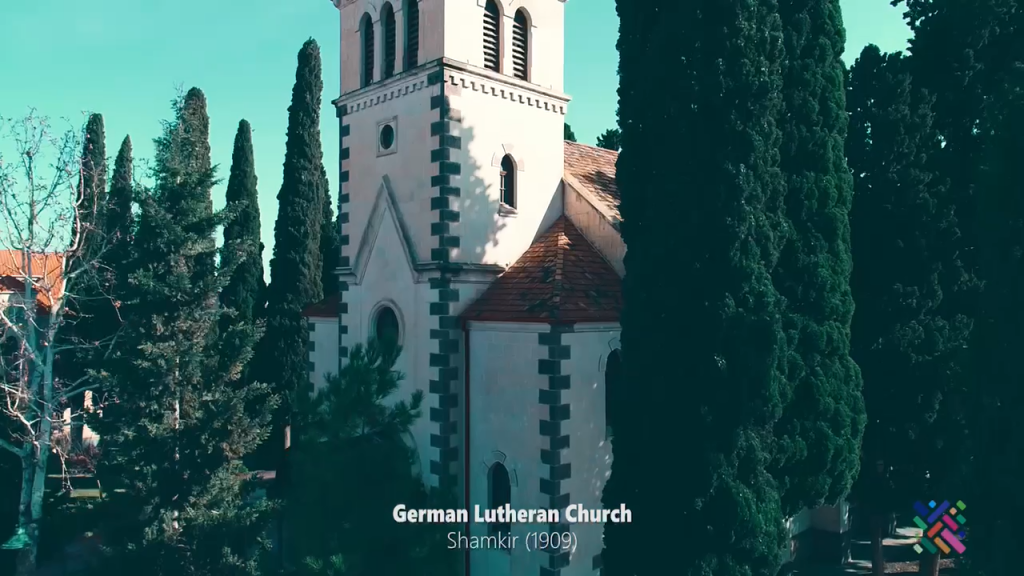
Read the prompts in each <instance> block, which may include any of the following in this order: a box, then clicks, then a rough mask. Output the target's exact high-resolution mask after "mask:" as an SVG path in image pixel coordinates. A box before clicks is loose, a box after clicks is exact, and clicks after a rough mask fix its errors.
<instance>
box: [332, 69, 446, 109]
mask: <svg viewBox="0 0 1024 576" xmlns="http://www.w3.org/2000/svg"><path fill="white" fill-rule="evenodd" d="M389 80H390V78H389ZM370 86H372V87H375V88H377V86H374V84H371V85H370ZM428 86H429V84H428V83H427V79H426V78H424V77H422V76H420V77H418V78H414V79H412V80H409V81H407V82H404V83H401V84H395V85H393V86H386V87H383V89H382V90H379V91H378V90H372V91H371V92H372V93H371V94H367V95H365V96H363V97H362V98H359V99H358V100H356V101H354V102H352V103H350V104H347V105H345V106H346V107H347V108H348V113H349V114H353V113H355V112H362V111H363V110H368V109H370V108H373V107H374V106H379V105H381V104H383V103H385V102H390V101H392V100H398V99H399V98H402V97H405V96H407V95H409V94H412V93H413V92H419V91H420V90H423V89H425V88H427V87H428Z"/></svg>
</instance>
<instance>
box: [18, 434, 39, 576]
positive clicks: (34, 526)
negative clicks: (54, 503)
mask: <svg viewBox="0 0 1024 576" xmlns="http://www.w3.org/2000/svg"><path fill="white" fill-rule="evenodd" d="M33 455H34V451H32V452H29V454H28V455H26V456H23V457H22V459H21V497H20V498H19V501H18V528H19V529H22V530H24V531H25V536H26V538H27V539H28V543H27V544H26V545H25V547H24V548H21V549H20V550H18V552H17V557H16V559H15V568H14V574H15V576H33V575H34V574H35V573H36V555H37V553H38V552H39V523H38V522H37V521H33V516H34V515H33V513H32V511H33V506H32V503H33V493H34V491H35V476H36V460H37V459H36V458H33V457H32V456H33Z"/></svg>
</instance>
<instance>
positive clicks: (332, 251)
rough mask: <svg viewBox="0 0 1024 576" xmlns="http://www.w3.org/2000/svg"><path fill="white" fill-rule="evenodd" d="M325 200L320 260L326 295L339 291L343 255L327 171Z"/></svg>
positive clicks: (321, 228)
mask: <svg viewBox="0 0 1024 576" xmlns="http://www.w3.org/2000/svg"><path fill="white" fill-rule="evenodd" d="M323 190H324V202H323V219H322V220H321V224H320V261H321V270H322V271H321V273H320V282H321V284H323V287H324V296H333V295H335V294H337V293H338V275H337V272H336V271H337V269H338V262H339V258H340V257H341V240H340V238H339V236H340V230H339V228H338V220H337V219H336V218H335V217H334V207H333V203H332V201H331V190H330V185H329V184H328V182H327V173H326V171H325V172H324V185H323Z"/></svg>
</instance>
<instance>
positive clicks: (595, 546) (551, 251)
mask: <svg viewBox="0 0 1024 576" xmlns="http://www.w3.org/2000/svg"><path fill="white" fill-rule="evenodd" d="M565 1H566V0H390V1H389V0H333V2H334V5H335V7H336V8H337V9H338V12H339V13H340V26H341V86H340V94H341V95H340V96H339V97H338V98H337V99H335V100H334V101H333V104H334V106H335V109H336V112H337V118H338V122H339V127H340V135H341V145H340V155H339V158H338V170H339V172H338V173H337V174H338V177H337V179H336V180H335V181H336V182H338V183H339V184H338V185H337V186H336V188H338V190H337V194H338V218H339V222H340V227H341V245H342V248H341V257H340V267H339V269H338V271H337V272H338V275H339V278H340V285H341V292H340V293H339V294H337V295H335V296H332V297H330V298H328V299H326V300H325V301H323V302H319V303H316V304H314V305H313V306H310V307H309V308H308V309H307V310H306V311H305V316H306V318H307V320H308V323H309V370H310V378H311V380H312V382H313V384H314V385H316V386H321V385H323V383H324V379H325V375H326V374H329V373H337V372H338V371H339V369H340V366H342V364H343V363H344V362H345V359H346V357H347V356H348V352H349V350H350V349H352V347H353V346H355V345H357V344H361V343H364V342H366V341H367V340H368V339H370V338H371V337H378V336H379V337H381V338H384V337H388V338H395V339H397V340H398V342H399V343H400V345H401V346H402V354H401V356H400V357H399V359H398V362H397V366H396V368H397V369H398V370H400V371H401V372H402V373H403V374H405V376H406V379H405V381H404V383H403V390H402V391H401V394H402V395H403V396H406V397H407V396H408V395H411V394H412V393H413V391H415V390H423V391H424V393H425V394H426V398H427V400H426V406H425V409H424V416H423V417H422V418H421V419H420V421H419V422H417V423H416V425H415V426H414V428H413V431H412V432H413V433H412V438H411V440H410V441H411V443H413V444H415V448H416V452H417V455H418V470H419V472H420V473H421V474H422V475H423V478H424V480H425V481H426V482H427V483H428V484H430V485H433V486H447V487H451V488H453V489H454V490H455V492H456V493H457V494H458V496H459V498H460V502H459V505H460V506H461V507H463V508H467V509H472V508H474V507H476V506H479V507H481V508H486V509H497V508H502V507H505V506H511V508H513V509H519V510H522V509H544V510H559V511H563V514H562V517H563V518H564V511H565V510H566V509H567V508H569V507H570V506H575V507H577V508H585V509H600V508H601V495H602V491H603V488H604V485H605V482H606V481H607V479H608V477H609V475H610V472H611V461H612V450H611V445H612V443H613V442H614V429H615V403H614V402H609V401H608V400H607V399H608V398H614V397H616V394H618V393H619V392H618V390H619V388H620V387H621V385H622V384H621V383H620V377H619V374H620V352H619V330H620V328H619V320H620V314H621V310H622V291H621V283H622V276H623V274H624V268H623V257H624V255H625V252H626V247H625V244H624V243H623V241H622V238H621V236H620V234H619V225H620V222H621V218H620V216H619V212H618V204H619V193H618V189H617V187H616V181H615V163H616V159H617V153H616V152H613V151H609V150H603V149H600V148H595V147H592V146H587V145H583V144H578V143H574V142H567V141H565V140H564V124H565V115H566V111H567V109H568V106H569V102H570V98H569V96H568V95H567V94H565V92H564V85H563V76H564V24H565ZM609 89H611V88H609ZM627 504H628V503H627ZM848 516H849V515H848V509H847V506H846V504H845V503H843V504H842V505H841V506H839V507H823V508H821V509H817V510H812V511H805V512H804V513H801V514H800V515H798V516H797V517H795V518H792V519H789V520H788V524H789V528H790V530H791V533H792V534H793V535H794V536H793V546H792V549H791V551H790V554H791V556H790V559H793V558H794V557H795V556H796V550H797V548H798V547H799V546H800V542H801V541H806V540H807V539H808V538H809V537H810V536H813V535H817V536H815V537H814V538H813V539H812V541H813V544H805V545H804V546H802V548H804V550H808V549H814V550H832V551H834V552H829V553H828V554H829V555H830V557H831V558H832V561H836V560H841V557H845V556H846V552H845V550H846V549H848V541H847V538H846V532H847V527H848ZM465 529H466V530H468V531H469V533H468V534H464V535H465V536H468V537H476V538H479V537H486V536H512V537H516V536H518V537H519V541H520V542H522V541H523V539H524V538H525V537H526V535H527V534H528V533H531V532H537V531H558V532H565V531H567V530H568V531H571V532H572V533H573V538H574V542H573V546H572V549H571V550H561V549H553V550H549V551H548V552H543V551H540V552H538V551H536V550H528V549H526V547H523V546H520V547H514V548H511V549H477V550H472V551H468V552H467V554H466V565H465V570H464V572H465V573H466V576H469V575H473V576H485V575H486V576H525V575H529V576H534V575H539V576H582V575H595V574H599V573H600V571H601V550H602V540H603V529H604V527H603V525H601V524H574V525H572V526H567V525H565V524H553V525H538V524H518V523H513V524H497V523H494V524H484V523H469V524H468V525H467V526H466V528H465Z"/></svg>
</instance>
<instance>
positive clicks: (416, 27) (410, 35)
mask: <svg viewBox="0 0 1024 576" xmlns="http://www.w3.org/2000/svg"><path fill="white" fill-rule="evenodd" d="M419 64H420V2H419V0H405V67H404V68H403V70H410V69H412V68H415V67H417V66H419Z"/></svg>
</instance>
